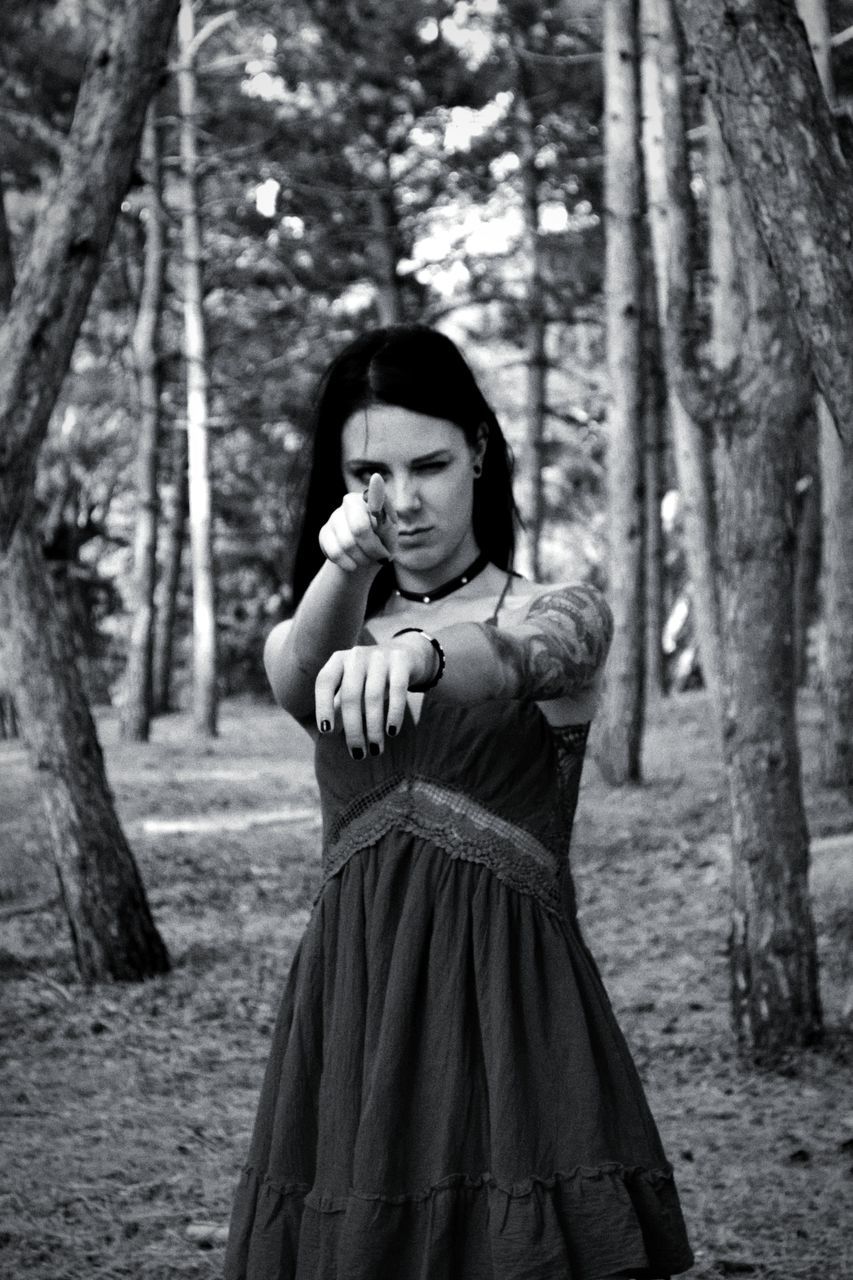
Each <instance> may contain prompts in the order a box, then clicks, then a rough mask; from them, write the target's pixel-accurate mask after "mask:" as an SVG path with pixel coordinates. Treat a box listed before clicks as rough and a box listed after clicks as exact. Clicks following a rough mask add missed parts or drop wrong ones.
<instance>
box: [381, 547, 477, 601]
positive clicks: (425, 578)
mask: <svg viewBox="0 0 853 1280" xmlns="http://www.w3.org/2000/svg"><path fill="white" fill-rule="evenodd" d="M479 555H480V548H479V547H478V546H477V543H476V541H475V539H474V535H473V533H471V534H469V535H468V536H467V537H466V538H464V539H463V541H462V542H461V543H460V544H459V546H458V547H457V549H456V550H455V551H454V552H453V554H452V555H450V556H448V557H447V559H446V560H442V561H441V562H440V563H439V564H437V565H435V566H434V567H433V568H431V569H423V570H421V569H407V568H405V567H404V566H403V565H395V566H394V575H395V577H396V580H397V586H398V587H400V588H401V589H402V590H403V591H414V592H417V593H418V595H429V593H430V592H431V591H434V590H436V589H437V588H440V587H441V586H443V585H444V584H445V583H447V582H450V581H451V580H452V579H453V578H456V577H458V576H459V574H462V573H464V572H465V570H466V569H467V568H469V566H470V565H472V564H473V563H474V561H475V560H476V559H477V557H478V556H479Z"/></svg>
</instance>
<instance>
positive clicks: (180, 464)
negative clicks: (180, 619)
mask: <svg viewBox="0 0 853 1280" xmlns="http://www.w3.org/2000/svg"><path fill="white" fill-rule="evenodd" d="M171 454H172V461H171V468H172V475H171V479H170V482H169V485H168V487H167V490H166V494H165V497H164V502H163V508H164V511H163V521H162V527H163V531H164V537H163V544H164V545H163V569H162V573H161V576H160V588H159V591H158V593H157V599H156V604H155V609H154V660H153V671H152V701H153V710H154V714H155V715H165V714H166V712H167V711H171V710H172V709H173V707H172V667H173V657H174V648H175V616H176V613H177V604H178V588H179V586H180V581H181V564H182V561H183V555H184V535H185V530H186V523H187V510H188V505H189V477H188V475H187V433H186V431H185V430H184V428H183V426H181V425H180V424H175V425H173V427H172V450H171Z"/></svg>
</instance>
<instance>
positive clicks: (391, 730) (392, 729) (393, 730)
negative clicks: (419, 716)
mask: <svg viewBox="0 0 853 1280" xmlns="http://www.w3.org/2000/svg"><path fill="white" fill-rule="evenodd" d="M385 732H386V733H387V734H388V737H389V738H396V736H397V726H396V725H395V724H389V726H388V728H387V729H386V730H385Z"/></svg>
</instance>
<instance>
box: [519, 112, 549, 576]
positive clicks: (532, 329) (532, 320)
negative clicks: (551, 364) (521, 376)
mask: <svg viewBox="0 0 853 1280" xmlns="http://www.w3.org/2000/svg"><path fill="white" fill-rule="evenodd" d="M519 116H520V119H519V125H520V128H521V129H522V131H523V137H522V145H521V147H520V150H521V181H522V208H523V213H524V230H525V240H526V242H527V257H528V276H527V293H526V299H525V306H526V310H527V325H526V343H525V345H526V349H527V431H526V433H525V439H524V450H523V455H522V474H523V483H522V489H523V491H524V492H525V494H526V497H527V503H526V511H525V516H526V519H525V524H526V526H527V527H526V529H525V536H524V542H525V552H526V557H527V566H526V567H527V568H528V570H529V572H530V575H531V576H532V577H533V578H534V579H538V578H539V577H540V575H541V572H542V531H543V527H544V523H545V493H544V486H543V483H542V470H543V467H544V465H545V422H546V415H547V403H548V350H547V342H546V334H547V321H546V314H545V282H544V278H543V264H542V242H541V239H540V236H539V177H538V174H537V171H536V144H535V135H534V128H533V120H532V117H531V113H530V109H529V107H528V106H527V103H526V102H525V101H524V100H523V97H522V95H521V93H520V92H519Z"/></svg>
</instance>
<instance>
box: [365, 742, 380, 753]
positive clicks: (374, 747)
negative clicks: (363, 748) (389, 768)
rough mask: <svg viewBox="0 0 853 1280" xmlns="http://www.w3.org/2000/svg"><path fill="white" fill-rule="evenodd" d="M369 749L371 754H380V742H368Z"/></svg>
mask: <svg viewBox="0 0 853 1280" xmlns="http://www.w3.org/2000/svg"><path fill="white" fill-rule="evenodd" d="M367 749H368V751H369V752H370V754H371V755H372V756H378V755H379V750H380V747H379V743H378V742H368V744H367Z"/></svg>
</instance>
